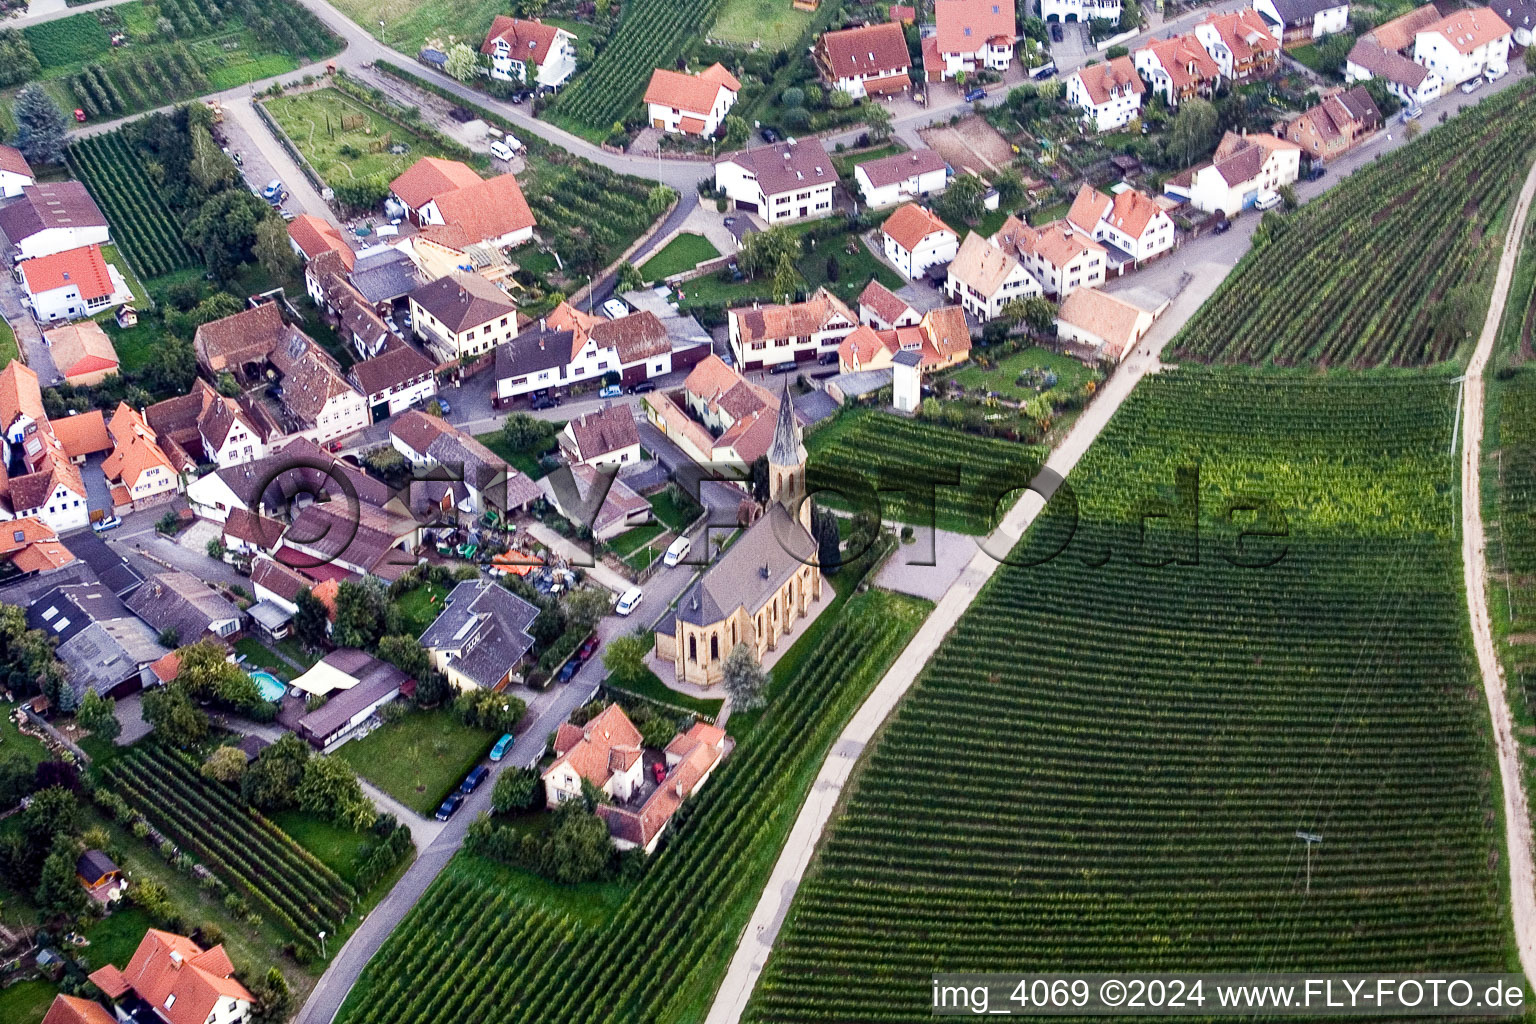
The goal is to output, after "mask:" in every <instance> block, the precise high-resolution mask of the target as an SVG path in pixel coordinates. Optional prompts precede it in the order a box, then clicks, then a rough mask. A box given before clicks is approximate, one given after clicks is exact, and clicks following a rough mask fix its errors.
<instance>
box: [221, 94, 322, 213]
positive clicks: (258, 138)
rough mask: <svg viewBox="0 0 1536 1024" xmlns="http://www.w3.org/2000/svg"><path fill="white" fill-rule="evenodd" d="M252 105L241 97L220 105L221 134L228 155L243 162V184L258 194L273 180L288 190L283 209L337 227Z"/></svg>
mask: <svg viewBox="0 0 1536 1024" xmlns="http://www.w3.org/2000/svg"><path fill="white" fill-rule="evenodd" d="M254 103H255V101H254V100H252V99H250V98H248V97H242V98H240V99H234V100H230V101H229V102H228V103H226V104H224V126H223V127H224V134H225V137H226V138H227V139H228V140H229V151H230V153H231V154H235V153H238V154H240V159H241V160H242V161H243V164H242V166H241V168H240V170H241V173H242V174H244V175H245V183H246V184H247V185H249V186H250V187H251V188H253V189H255V190H257V191H260V190H261V189H264V188H266V187H267V182H269V181H271V180H272V179H273V178H277V179H279V180H280V181H282V183H283V184H284V185H285V186H286V187H287V189H288V201H287V202H286V203H284V204H283V209H284V210H287V211H288V212H290V213H309V214H313V215H314V216H316V217H319V218H321V219H322V220H327V221H330V222H331V223H332V224H339V223H340V222H339V221H338V220H337V219H336V215H335V213H333V212H332V211H331V208H330V206H329V205H328V204H327V203H326V201H325V200H324V199H321V198H320V193H319V192H317V191H315V187H314V186H313V185H311V184H310V183H309V179H308V178H306V177H305V176H304V172H303V171H301V170H299V165H298V162H297V161H295V160H294V159H293V157H291V156H289V155H288V151H287V150H286V149H284V148H283V147H282V145H281V144H280V143H279V142H278V141H277V139H275V138H273V137H272V131H271V129H269V128H268V127H267V126H266V124H265V123H264V122H263V121H262V120H261V118H260V117H259V116H258V115H257V114H256V110H255V107H254V106H253V104H254Z"/></svg>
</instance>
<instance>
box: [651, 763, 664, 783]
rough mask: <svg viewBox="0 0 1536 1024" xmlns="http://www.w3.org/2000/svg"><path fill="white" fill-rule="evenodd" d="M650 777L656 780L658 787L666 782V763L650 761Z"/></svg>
mask: <svg viewBox="0 0 1536 1024" xmlns="http://www.w3.org/2000/svg"><path fill="white" fill-rule="evenodd" d="M651 777H652V778H654V779H655V780H656V784H657V785H658V786H659V785H661V784H662V783H663V782H666V781H667V763H666V762H665V761H652V762H651Z"/></svg>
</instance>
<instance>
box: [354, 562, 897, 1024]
mask: <svg viewBox="0 0 1536 1024" xmlns="http://www.w3.org/2000/svg"><path fill="white" fill-rule="evenodd" d="M926 608H927V606H926V605H925V604H924V603H922V602H918V601H914V600H912V599H909V598H905V597H900V596H897V595H892V594H888V593H885V592H882V591H870V592H868V593H865V594H861V595H859V596H857V597H855V598H853V599H851V600H850V601H849V602H848V604H847V605H846V606H845V610H844V611H842V612H840V613H839V614H838V615H837V616H836V618H835V619H832V620H831V621H830V622H829V626H828V628H826V629H825V630H824V632H822V633H821V640H820V642H819V643H818V644H817V646H816V647H815V649H814V650H813V651H812V652H810V656H809V657H806V658H803V659H800V660H799V662H798V668H797V671H796V672H795V673H794V674H793V675H792V676H788V677H786V678H783V679H780V680H778V681H776V683H775V685H774V687H773V688H772V691H771V692H770V695H769V705H768V708H769V710H768V712H767V713H766V714H764V715H763V716H762V718H761V719H760V720H759V721H758V722H757V723H756V725H755V727H754V728H752V729H751V731H750V732H749V733H747V734H746V735H744V736H742V737H741V739H740V745H739V746H738V747H737V749H736V751H735V753H734V754H732V756H731V757H730V758H729V759H727V760H726V762H725V763H724V764H723V765H722V766H721V767H720V768H719V769H718V770H717V771H716V773H715V775H714V777H713V778H712V779H711V780H710V782H709V785H708V786H706V787H705V788H704V790H703V791H702V792H701V793H699V795H698V796H696V797H695V798H693V799H692V800H690V801H689V802H688V803H686V804H684V805H683V808H682V809H681V810H680V811H679V812H678V814H677V816H676V817H675V818H674V819H673V824H672V826H671V827H670V828H669V830H668V833H667V837H666V838H664V839H663V845H662V847H661V849H660V850H659V851H658V852H657V853H656V854H655V855H654V856H653V857H652V858H651V863H650V864H649V865H648V867H647V869H646V874H645V876H644V878H643V879H642V880H641V881H640V882H639V883H638V884H637V885H636V886H635V888H634V889H633V890H631V892H630V894H629V896H628V898H627V899H626V900H625V902H624V903H623V905H622V906H620V907H619V908H618V909H617V910H616V911H615V912H613V913H612V914H611V915H609V916H608V918H607V924H606V925H605V926H604V927H602V928H599V929H592V930H578V929H576V928H575V927H574V926H573V925H572V924H571V923H569V921H568V920H555V919H553V918H551V917H549V916H547V915H546V914H544V913H543V912H541V911H540V910H539V909H538V908H537V907H535V906H533V905H532V904H531V903H528V902H523V901H515V900H512V899H509V898H508V897H506V896H504V895H499V894H494V893H490V892H487V891H485V890H483V889H481V888H479V887H477V886H474V885H473V884H472V883H470V882H468V881H466V880H465V878H464V877H463V876H462V874H461V873H460V870H456V868H455V867H452V866H451V867H450V868H449V870H448V871H446V872H444V874H443V875H442V876H441V877H440V878H439V879H438V880H437V881H436V882H434V883H433V886H432V888H431V889H430V890H429V891H428V892H427V893H426V895H425V896H424V897H423V898H422V899H421V900H420V902H418V903H417V904H416V907H415V909H414V910H412V911H411V914H410V915H409V916H408V917H407V918H406V919H405V921H404V922H402V923H401V925H400V927H398V928H396V929H395V931H394V932H393V933H392V934H391V935H390V937H389V940H388V941H387V942H386V943H385V945H384V947H383V948H382V949H381V950H380V952H379V954H378V955H376V956H375V957H374V958H373V960H372V961H371V962H370V964H369V966H368V968H367V970H366V971H364V973H363V976H362V978H361V979H360V980H359V981H358V983H357V985H356V986H354V987H353V989H352V992H351V994H350V995H349V996H348V997H347V1002H346V1003H345V1004H344V1005H343V1006H342V1009H341V1012H340V1014H339V1015H338V1020H339V1021H341V1022H342V1024H429V1022H430V1024H472V1022H479V1021H485V1020H495V1021H500V1022H505V1024H517V1022H532V1021H551V1020H559V1021H578V1020H579V1021H613V1022H621V1021H623V1022H628V1021H641V1020H657V1021H660V1020H667V1021H671V1020H680V1019H688V1018H702V1013H700V1012H699V1011H700V1010H701V1009H702V1004H703V1003H704V1002H706V1001H707V1000H708V998H709V995H710V993H711V992H712V991H713V989H714V986H715V984H717V983H718V980H719V976H720V974H721V973H723V971H724V969H725V965H726V962H727V960H728V958H729V956H730V953H731V946H732V944H733V940H734V938H735V934H736V929H738V928H739V927H740V925H741V921H744V920H745V919H746V915H747V914H748V913H749V912H750V908H751V906H752V904H753V903H754V902H755V901H756V899H757V894H758V893H759V892H760V891H761V890H762V887H763V885H764V883H765V882H766V880H767V876H768V872H769V870H770V869H771V867H772V862H773V858H774V857H776V856H777V852H778V849H779V847H780V846H781V845H782V843H783V840H784V836H785V835H786V834H787V831H788V828H789V825H790V823H791V822H792V821H793V818H794V815H795V813H796V812H797V810H798V808H799V805H800V802H801V800H802V799H804V796H805V793H806V792H807V791H808V789H809V787H810V784H811V782H812V780H813V779H814V777H815V773H816V770H817V769H818V767H819V766H820V763H821V760H822V758H823V757H824V756H825V753H826V751H827V749H828V748H829V747H830V745H831V743H832V741H833V739H834V738H835V737H836V736H837V733H838V732H839V731H840V729H841V728H842V725H843V723H844V722H845V721H846V720H847V719H848V717H849V716H850V715H851V714H852V712H853V709H854V708H855V707H857V705H858V704H859V702H860V701H861V700H862V699H863V697H864V695H865V694H866V693H868V691H869V689H870V688H871V687H872V686H873V685H874V683H875V682H876V680H878V679H879V677H880V676H881V675H882V674H883V673H884V671H885V669H886V667H887V666H888V665H889V664H890V663H891V661H892V660H893V659H894V658H895V657H896V654H897V653H898V652H899V651H900V650H901V649H902V648H903V647H904V646H905V645H906V643H907V641H908V640H909V639H910V638H911V636H912V634H913V632H914V631H915V630H916V629H917V626H918V624H919V622H920V621H921V620H922V618H923V616H924V615H925V614H926ZM829 615H830V613H829ZM823 621H826V618H825V617H824V620H823ZM820 625H821V622H818V623H816V625H815V626H813V627H812V628H813V629H815V628H817V627H819V626H820ZM460 856H461V857H462V856H466V855H463V854H461V855H460ZM458 867H459V868H462V867H464V866H463V865H460V866H458ZM556 951H558V953H556Z"/></svg>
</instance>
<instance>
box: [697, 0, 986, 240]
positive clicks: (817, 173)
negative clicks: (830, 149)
mask: <svg viewBox="0 0 1536 1024" xmlns="http://www.w3.org/2000/svg"><path fill="white" fill-rule="evenodd" d="M952 2H963V0H952ZM715 187H716V188H717V189H720V190H721V191H722V192H724V193H725V195H726V198H728V199H730V200H731V201H732V202H734V203H735V204H736V208H737V209H738V210H747V211H749V212H752V213H755V214H757V215H758V216H760V217H762V218H763V220H765V221H767V222H768V223H769V224H770V225H773V224H783V223H786V222H789V221H794V220H807V219H809V218H812V217H824V216H826V215H827V214H828V213H829V212H830V211H831V209H832V190H833V189H834V188H836V187H837V168H835V167H833V166H832V158H831V157H829V156H828V155H827V151H826V149H825V148H823V146H822V144H821V143H820V141H818V140H816V139H805V140H803V141H800V142H788V143H781V144H778V145H774V146H764V147H762V148H760V149H749V150H743V151H742V152H740V153H736V154H733V155H731V156H728V157H726V158H725V159H723V160H721V161H720V162H719V163H717V164H715Z"/></svg>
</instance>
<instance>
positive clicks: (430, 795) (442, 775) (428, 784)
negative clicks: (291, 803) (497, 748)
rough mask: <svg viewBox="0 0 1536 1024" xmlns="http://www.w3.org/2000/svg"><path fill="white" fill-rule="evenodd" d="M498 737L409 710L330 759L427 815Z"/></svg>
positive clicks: (439, 714) (444, 714)
mask: <svg viewBox="0 0 1536 1024" xmlns="http://www.w3.org/2000/svg"><path fill="white" fill-rule="evenodd" d="M500 735H501V734H500V733H494V732H489V731H487V730H485V729H472V728H470V727H469V726H467V725H464V724H463V723H462V722H460V721H459V720H458V719H457V718H455V717H454V715H453V713H452V712H451V711H447V710H439V711H415V712H412V713H411V714H408V715H406V716H405V717H404V718H402V719H400V720H399V721H396V722H391V723H389V724H388V725H384V726H381V727H380V728H378V729H375V730H374V731H373V732H371V733H369V734H368V735H367V736H365V737H363V738H362V739H360V740H353V741H352V742H350V743H348V744H346V745H345V746H343V747H342V748H341V749H340V750H338V751H337V752H336V756H338V757H340V758H341V759H342V760H344V761H346V762H347V763H348V764H349V765H351V766H352V768H353V770H354V771H356V772H357V773H358V774H359V775H361V776H362V777H363V778H365V779H367V780H368V781H369V782H371V783H373V784H374V785H375V786H378V787H379V788H380V789H382V790H384V792H386V793H388V794H389V795H390V796H392V797H394V798H395V799H396V800H399V801H400V802H401V803H403V804H405V805H406V806H407V807H409V808H411V809H412V810H413V811H416V812H417V813H418V814H421V815H423V816H429V815H431V814H432V812H433V811H435V810H436V809H437V805H438V804H440V803H442V802H443V797H445V796H447V795H448V791H449V790H451V789H453V788H454V787H456V786H457V785H458V784H459V783H460V782H461V781H462V780H463V778H464V776H465V775H467V774H468V773H469V770H470V769H471V768H473V767H474V766H475V765H476V764H477V763H478V762H479V761H480V759H481V758H483V757H485V755H486V753H487V752H488V751H489V750H490V749H491V745H492V744H493V743H495V742H496V740H497V739H498V738H499V737H500Z"/></svg>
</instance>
